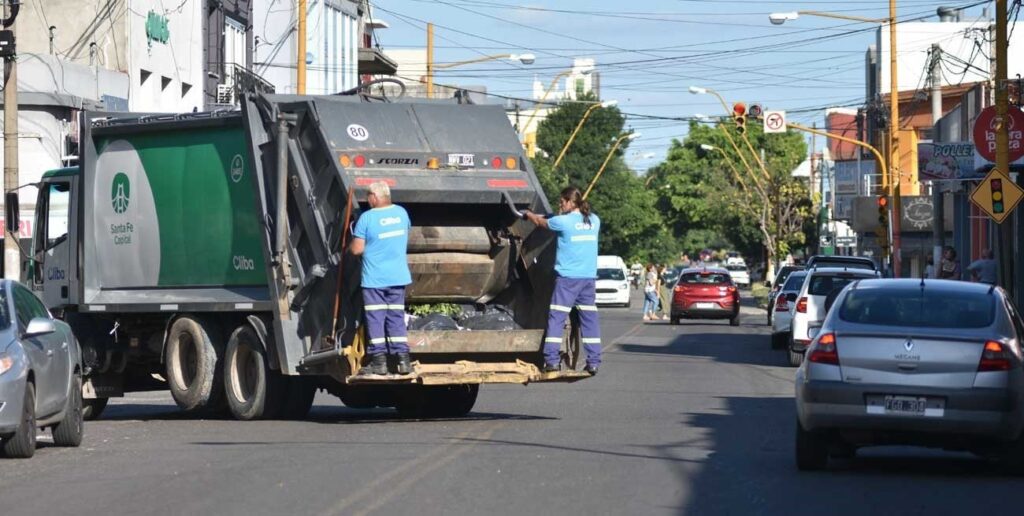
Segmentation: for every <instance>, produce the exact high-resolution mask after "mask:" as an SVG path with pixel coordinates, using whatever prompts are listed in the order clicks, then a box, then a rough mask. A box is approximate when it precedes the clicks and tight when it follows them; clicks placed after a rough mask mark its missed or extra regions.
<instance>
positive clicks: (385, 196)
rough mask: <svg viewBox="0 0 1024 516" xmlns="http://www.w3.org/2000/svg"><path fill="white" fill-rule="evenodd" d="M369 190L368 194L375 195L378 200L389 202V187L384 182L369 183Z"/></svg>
mask: <svg viewBox="0 0 1024 516" xmlns="http://www.w3.org/2000/svg"><path fill="white" fill-rule="evenodd" d="M369 190H370V193H372V194H373V195H376V196H377V198H378V199H382V200H388V201H389V200H391V187H389V186H388V184H387V183H386V182H384V181H377V182H375V183H370V186H369Z"/></svg>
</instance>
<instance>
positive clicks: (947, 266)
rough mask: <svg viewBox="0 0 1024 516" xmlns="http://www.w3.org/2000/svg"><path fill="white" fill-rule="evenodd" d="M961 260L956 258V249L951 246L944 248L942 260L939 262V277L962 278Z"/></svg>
mask: <svg viewBox="0 0 1024 516" xmlns="http://www.w3.org/2000/svg"><path fill="white" fill-rule="evenodd" d="M960 276H961V272H960V261H959V260H957V259H956V250H955V249H953V248H952V247H951V246H948V245H947V246H946V247H944V248H943V249H942V262H940V263H939V279H953V280H958V279H960Z"/></svg>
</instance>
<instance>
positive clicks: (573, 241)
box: [548, 211, 601, 279]
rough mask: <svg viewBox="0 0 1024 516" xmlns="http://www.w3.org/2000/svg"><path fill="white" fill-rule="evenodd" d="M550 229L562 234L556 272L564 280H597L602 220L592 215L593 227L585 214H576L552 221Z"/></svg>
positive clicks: (549, 224) (559, 217)
mask: <svg viewBox="0 0 1024 516" xmlns="http://www.w3.org/2000/svg"><path fill="white" fill-rule="evenodd" d="M548 227H549V228H550V229H551V231H554V232H555V233H558V247H557V253H556V255H555V272H557V273H558V275H559V276H561V277H563V278H578V279H593V278H596V277H597V234H598V232H600V231H601V219H599V218H597V215H594V214H593V213H591V214H590V224H587V223H585V222H583V214H582V213H580V212H578V211H574V212H572V213H566V214H565V215H556V216H554V217H551V218H550V219H548Z"/></svg>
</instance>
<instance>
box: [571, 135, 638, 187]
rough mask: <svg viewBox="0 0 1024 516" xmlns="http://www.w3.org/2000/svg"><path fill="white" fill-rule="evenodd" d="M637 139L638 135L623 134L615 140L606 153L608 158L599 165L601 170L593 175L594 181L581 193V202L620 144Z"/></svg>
mask: <svg viewBox="0 0 1024 516" xmlns="http://www.w3.org/2000/svg"><path fill="white" fill-rule="evenodd" d="M639 137H640V133H624V134H622V135H621V136H619V138H618V139H616V140H615V144H614V145H612V150H610V151H608V156H607V157H606V158H604V163H602V164H601V168H599V169H598V170H597V174H596V175H594V179H592V180H591V181H590V185H588V186H587V191H585V192H583V200H586V199H587V196H588V195H590V190H592V189H593V188H594V185H595V184H596V183H597V180H598V179H599V178H600V177H601V174H603V173H604V169H605V168H606V167H607V166H608V162H610V161H611V160H612V156H613V155H615V151H616V150H618V148H619V145H622V142H623V141H625V140H630V141H632V140H635V139H637V138H639Z"/></svg>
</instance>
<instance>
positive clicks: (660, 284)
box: [654, 264, 668, 321]
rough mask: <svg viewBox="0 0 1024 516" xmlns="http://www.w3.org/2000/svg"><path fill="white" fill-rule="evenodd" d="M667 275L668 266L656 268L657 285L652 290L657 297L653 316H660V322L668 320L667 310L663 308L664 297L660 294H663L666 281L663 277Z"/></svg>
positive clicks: (662, 265)
mask: <svg viewBox="0 0 1024 516" xmlns="http://www.w3.org/2000/svg"><path fill="white" fill-rule="evenodd" d="M667 274H668V266H667V265H664V264H661V265H659V266H658V285H657V287H656V288H655V289H654V292H655V293H656V294H657V295H658V309H657V310H656V314H655V315H657V313H660V314H662V315H661V318H662V320H665V321H667V320H668V310H666V308H665V296H663V295H662V293H663V292H664V287H665V280H666V278H665V276H666V275H667ZM655 319H657V317H655Z"/></svg>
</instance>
